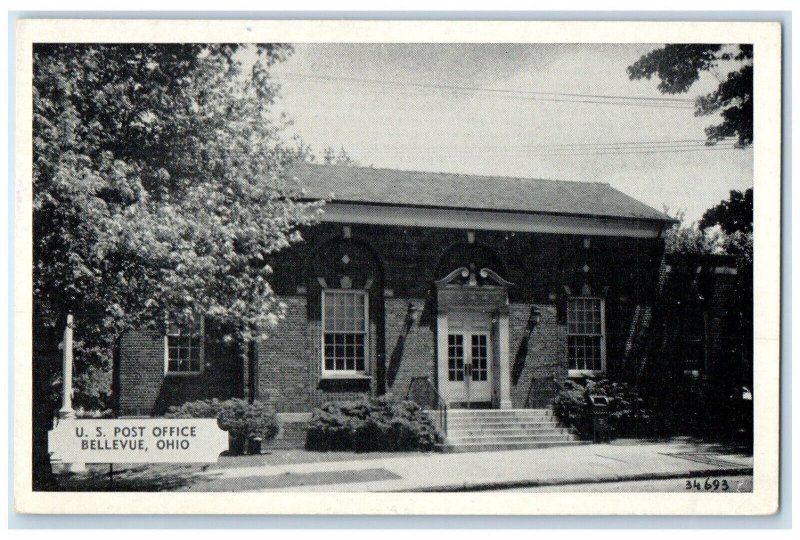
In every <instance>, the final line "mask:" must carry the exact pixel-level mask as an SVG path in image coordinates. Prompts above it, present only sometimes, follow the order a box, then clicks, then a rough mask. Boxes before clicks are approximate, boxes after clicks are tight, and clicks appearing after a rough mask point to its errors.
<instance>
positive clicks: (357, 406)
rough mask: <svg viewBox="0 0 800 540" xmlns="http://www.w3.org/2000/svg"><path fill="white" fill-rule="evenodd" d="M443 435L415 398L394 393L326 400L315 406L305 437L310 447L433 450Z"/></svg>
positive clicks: (313, 448)
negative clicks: (327, 401)
mask: <svg viewBox="0 0 800 540" xmlns="http://www.w3.org/2000/svg"><path fill="white" fill-rule="evenodd" d="M440 440H441V435H440V434H439V432H438V431H437V430H436V428H435V426H434V425H433V423H432V422H431V420H430V419H429V418H428V416H427V415H426V414H425V413H424V412H423V410H422V408H421V407H420V406H419V405H417V404H416V403H414V402H413V401H403V400H399V399H397V398H395V397H393V396H391V395H386V396H381V397H378V398H369V399H362V400H358V401H345V402H341V403H326V404H324V405H323V406H322V407H320V408H318V409H315V410H314V413H313V415H312V417H311V424H310V428H309V430H308V437H307V439H306V448H308V449H309V450H322V451H326V450H355V451H358V452H370V451H381V450H383V451H410V450H432V449H433V448H434V445H435V444H436V443H437V442H439V441H440Z"/></svg>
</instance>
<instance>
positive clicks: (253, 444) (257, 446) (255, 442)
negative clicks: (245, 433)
mask: <svg viewBox="0 0 800 540" xmlns="http://www.w3.org/2000/svg"><path fill="white" fill-rule="evenodd" d="M248 442H249V449H248V452H247V453H248V454H250V455H253V456H257V455H259V454H260V453H261V443H262V439H261V437H251V438H250V440H249V441H248Z"/></svg>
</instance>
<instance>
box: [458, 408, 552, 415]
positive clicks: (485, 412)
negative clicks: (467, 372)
mask: <svg viewBox="0 0 800 540" xmlns="http://www.w3.org/2000/svg"><path fill="white" fill-rule="evenodd" d="M447 414H448V415H451V416H493V415H494V416H512V415H546V416H551V415H552V414H553V411H552V410H550V409H447Z"/></svg>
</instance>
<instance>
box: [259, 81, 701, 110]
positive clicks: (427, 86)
mask: <svg viewBox="0 0 800 540" xmlns="http://www.w3.org/2000/svg"><path fill="white" fill-rule="evenodd" d="M274 78H276V79H278V80H280V79H281V78H285V79H309V80H319V81H326V82H343V83H350V84H360V85H373V86H395V87H401V88H406V89H411V90H418V91H426V90H427V91H430V90H435V91H438V92H442V91H448V92H458V93H470V94H474V93H483V94H493V95H496V96H498V97H503V98H510V99H522V100H526V101H547V102H563V103H585V104H596V105H625V106H633V107H655V108H667V109H694V100H693V99H689V98H675V97H647V96H623V95H610V94H583V93H570V92H540V91H534V90H514V89H509V88H486V87H476V86H456V85H445V84H432V83H419V82H411V81H393V80H379V79H362V78H356V77H340V76H335V75H318V74H312V73H292V72H286V73H279V74H276V75H274Z"/></svg>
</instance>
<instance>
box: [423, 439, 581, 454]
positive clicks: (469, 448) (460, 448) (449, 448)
mask: <svg viewBox="0 0 800 540" xmlns="http://www.w3.org/2000/svg"><path fill="white" fill-rule="evenodd" d="M585 444H591V442H590V441H579V440H565V441H553V442H530V441H526V442H520V443H496V442H494V443H493V442H487V443H472V444H449V443H447V442H445V443H443V444H440V445H438V446H437V449H438V450H440V451H442V452H490V451H496V450H523V449H526V448H552V447H554V446H581V445H585Z"/></svg>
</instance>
